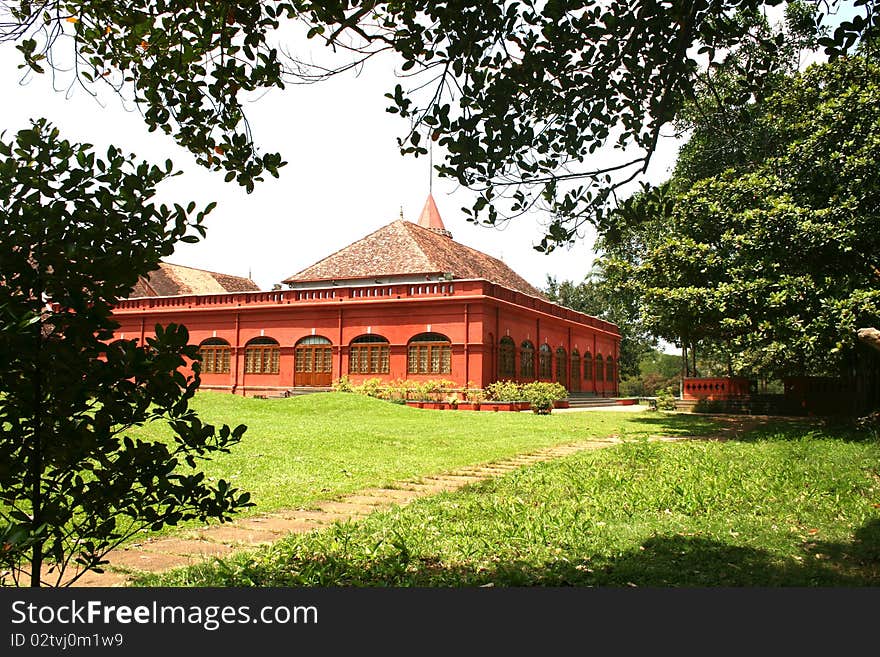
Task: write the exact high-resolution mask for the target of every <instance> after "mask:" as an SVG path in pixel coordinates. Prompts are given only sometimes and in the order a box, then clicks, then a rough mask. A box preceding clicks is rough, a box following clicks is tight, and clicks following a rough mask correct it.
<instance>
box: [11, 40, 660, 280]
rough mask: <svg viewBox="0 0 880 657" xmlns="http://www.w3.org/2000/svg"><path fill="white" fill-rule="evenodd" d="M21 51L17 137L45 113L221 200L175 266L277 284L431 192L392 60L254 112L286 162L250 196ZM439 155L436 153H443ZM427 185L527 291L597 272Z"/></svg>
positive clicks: (577, 250)
mask: <svg viewBox="0 0 880 657" xmlns="http://www.w3.org/2000/svg"><path fill="white" fill-rule="evenodd" d="M18 55H19V53H18V52H17V51H16V50H14V48H13V46H12V45H5V46H4V47H0V98H2V102H0V130H8V131H9V132H15V131H17V130H18V129H20V128H22V127H26V126H27V125H28V119H29V118H30V117H37V116H44V117H46V118H48V119H49V120H50V121H52V122H53V123H54V124H55V125H56V126H57V127H58V128H59V129H60V130H61V133H62V135H63V136H64V137H65V138H67V139H70V140H71V141H82V142H88V143H92V144H94V145H95V146H96V147H97V148H98V151H99V152H103V151H106V147H107V146H108V145H109V144H115V145H117V146H118V147H120V148H121V149H123V150H125V151H130V152H133V153H136V154H137V156H138V157H139V158H143V159H147V160H150V161H157V162H163V161H164V160H165V159H166V158H169V157H170V158H171V159H172V160H173V161H174V164H175V165H176V167H177V168H178V169H182V170H183V171H184V174H183V175H182V176H178V177H176V178H173V179H171V180H169V181H167V182H165V183H163V185H162V186H161V187H160V191H161V196H162V199H163V200H167V201H177V202H182V203H186V202H188V201H190V200H193V201H196V202H197V203H198V204H199V205H205V204H207V203H208V202H209V201H212V200H214V201H217V202H218V207H217V208H216V209H215V210H214V212H213V213H212V214H211V215H209V217H208V219H207V220H206V226H207V229H208V232H207V238H206V239H205V240H203V241H201V242H199V243H197V244H181V245H180V246H179V248H178V249H177V251H176V252H175V254H174V256H173V257H171V258H168V260H169V262H174V263H176V264H181V265H188V266H191V267H198V268H203V269H209V270H213V271H219V272H223V273H228V274H235V275H240V276H246V275H248V272H251V275H252V278H253V279H254V280H255V281H256V283H257V284H258V285H260V287H261V288H264V289H269V288H271V287H272V285H273V284H274V283H277V282H280V281H281V280H282V279H284V278H286V277H287V276H290V275H291V274H294V273H296V272H298V271H299V270H301V269H304V268H305V267H307V266H308V265H310V264H312V263H313V262H315V261H317V260H319V259H321V258H323V257H324V256H326V255H329V254H330V253H332V252H334V251H336V250H337V249H340V248H342V247H344V246H346V245H347V244H349V243H351V242H352V241H354V240H356V239H358V238H360V237H363V236H364V235H367V234H368V233H370V232H372V231H373V230H375V229H377V228H379V227H380V226H383V225H384V224H386V223H388V222H390V221H392V220H394V219H397V218H398V217H399V215H400V209H401V206H402V207H403V214H404V217H405V218H406V219H409V220H416V219H417V218H418V215H419V213H420V211H421V209H422V205H423V204H424V201H425V198H426V197H427V194H428V179H429V167H428V162H427V158H423V157H420V158H418V159H415V158H412V157H411V156H407V157H406V158H404V157H402V156H401V155H400V154H399V151H398V149H397V144H396V141H395V139H396V137H399V136H403V135H404V134H405V131H406V128H407V124H406V122H405V121H404V120H402V119H400V118H399V117H397V116H395V115H393V114H389V113H387V112H386V111H385V108H386V106H387V105H388V102H389V101H388V99H386V98H385V97H384V93H386V92H388V91H391V90H392V89H393V87H394V84H395V83H396V82H397V80H396V79H395V78H394V74H393V64H392V61H391V60H390V59H384V60H378V61H373V62H370V63H368V66H367V67H366V69H365V71H364V72H363V73H362V74H361V75H360V76H359V77H358V76H355V75H354V73H351V74H346V75H344V76H340V77H338V78H336V79H333V80H330V81H327V82H322V83H319V84H315V85H307V86H302V85H291V86H289V87H288V88H287V89H284V90H280V89H276V90H273V91H271V92H269V93H268V94H266V95H264V96H263V97H262V98H259V99H258V100H256V101H255V102H253V103H252V104H250V105H249V106H247V108H246V112H247V115H248V118H249V120H250V123H251V126H252V129H253V132H254V136H255V141H256V143H257V146H258V148H260V149H261V150H265V151H279V152H281V154H282V156H283V158H284V159H285V160H286V161H287V162H288V164H287V166H285V167H284V168H283V169H282V170H281V178H280V179H279V180H275V179H273V178H271V177H268V178H267V180H266V181H265V182H263V183H261V184H258V185H257V188H256V189H255V191H254V192H253V193H252V194H246V193H245V191H244V190H243V189H242V188H241V187H239V186H238V185H237V184H236V183H234V182H233V183H224V182H223V179H222V174H216V173H211V172H208V171H206V170H204V169H202V168H200V167H198V166H196V165H195V164H194V163H193V161H192V158H191V156H190V155H189V153H188V152H187V151H185V150H183V149H181V148H180V147H178V146H177V145H176V144H175V143H174V141H173V140H172V138H171V137H168V136H165V135H164V134H161V133H159V132H156V133H149V132H148V131H147V129H146V127H145V124H144V123H143V121H142V120H141V118H140V115H139V113H138V112H137V111H136V110H134V111H132V108H131V107H128V108H126V107H125V106H124V105H123V103H122V101H121V100H120V99H119V98H118V97H116V96H114V95H112V94H111V93H108V92H104V93H103V96H102V97H101V99H100V100H101V103H100V104H99V103H98V102H97V101H95V100H94V99H93V98H92V97H91V96H89V95H88V94H86V93H85V92H84V91H83V90H82V89H80V88H78V87H77V88H74V89H73V91H72V92H71V93H70V94H67V93H65V92H66V86H67V82H68V80H67V79H64V80H63V81H59V82H58V83H57V86H58V87H59V88H60V90H59V91H56V90H54V89H53V85H52V79H51V77H50V75H48V74H45V75H32V76H30V78H29V79H28V81H27V84H25V85H22V84H20V79H21V71H20V70H18V69H17V65H18V64H19V63H20V60H19V58H18ZM102 105H103V106H102ZM6 138H7V139H8V138H9V136H8V135H7V137H6ZM676 152H677V146H676V144H675V143H674V142H673V141H672V140H666V143H664V144H663V145H662V148H661V151H660V152H659V153H658V154H657V156H656V157H655V161H654V164H653V167H652V170H651V172H650V174H651V179H652V180H654V181H660V180H662V179H664V178H665V177H666V176H667V175H668V170H669V168H670V167H671V165H672V164H673V162H674V159H675V155H676ZM434 155H435V158H437V159H438V160H439V153H438V152H437V151H436V150H435V154H434ZM618 157H619V153H618ZM592 165H595V166H597V167H598V166H601V165H602V162H601V160H597V161H596V162H589V163H588V166H592ZM433 193H434V198H435V200H436V201H437V206H438V208H439V210H440V214H441V216H442V217H443V220H444V222H445V224H446V227H447V228H448V229H449V230H450V231H452V233H453V236H454V238H455V239H456V240H457V241H459V242H461V243H463V244H466V245H468V246H471V247H473V248H476V249H479V250H481V251H483V252H485V253H488V254H490V255H493V256H495V257H499V258H501V259H503V260H504V261H505V262H506V263H507V264H508V265H510V266H511V267H512V268H513V269H514V270H516V271H517V272H518V273H519V274H520V275H522V276H523V277H524V278H525V279H526V280H528V281H529V282H530V283H532V284H533V285H535V286H537V287H543V286H544V284H545V277H546V274H548V273H550V274H552V275H554V276H556V277H557V278H558V279H559V280H566V279H571V280H575V281H580V280H582V279H583V277H584V276H585V275H586V274H587V272H588V271H589V268H590V265H591V263H592V260H593V252H592V244H593V235H592V234H588V235H586V236H584V238H583V239H581V240H580V241H579V242H578V243H577V244H576V245H575V246H574V247H572V248H571V249H557V251H555V252H554V253H552V254H550V255H544V254H541V253H538V252H537V251H535V250H534V249H533V248H532V246H533V245H534V244H536V243H537V242H539V241H540V238H541V237H542V236H543V231H542V228H541V226H540V222H541V221H543V220H544V219H545V218H544V217H542V216H541V215H533V216H526V217H521V218H519V219H517V220H515V221H514V222H511V223H510V224H508V225H507V226H506V228H504V229H497V228H490V227H483V226H475V225H474V224H470V223H467V222H466V221H465V218H464V214H463V213H462V212H461V211H460V208H461V207H462V206H468V207H469V206H470V204H471V195H470V193H469V192H467V191H466V190H461V189H457V188H456V186H455V185H454V184H453V183H452V182H450V181H446V180H441V179H436V178H435V180H434V185H433Z"/></svg>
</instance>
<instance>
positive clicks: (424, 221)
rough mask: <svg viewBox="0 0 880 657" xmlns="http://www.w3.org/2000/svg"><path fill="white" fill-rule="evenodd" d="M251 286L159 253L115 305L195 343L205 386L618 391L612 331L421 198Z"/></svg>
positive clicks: (616, 342)
mask: <svg viewBox="0 0 880 657" xmlns="http://www.w3.org/2000/svg"><path fill="white" fill-rule="evenodd" d="M284 283H285V284H286V285H287V286H288V288H289V289H286V290H284V289H279V290H273V291H271V292H265V291H259V290H258V288H257V286H256V285H255V284H254V283H253V282H252V281H251V280H249V279H246V278H240V277H235V276H226V275H223V274H216V273H213V272H206V271H202V270H198V269H191V268H188V267H180V266H177V265H170V264H164V263H163V264H162V265H161V267H160V269H158V270H156V271H154V272H152V273H151V275H150V277H149V278H148V279H147V280H142V281H141V282H140V283H139V284H138V286H137V287H136V288H135V290H134V292H133V296H132V298H130V299H126V300H124V301H121V302H120V303H119V304H118V306H117V307H116V309H115V311H114V316H115V318H116V320H117V321H118V322H119V324H120V328H119V329H118V331H117V334H118V335H119V336H120V337H122V338H126V337H127V338H135V337H136V338H139V339H140V340H141V342H143V340H144V338H145V337H146V336H147V334H152V331H153V328H152V327H154V326H155V325H156V324H162V325H165V324H169V323H172V322H173V323H178V324H184V325H186V327H187V328H188V329H189V332H190V339H191V341H193V342H195V343H198V344H199V345H200V351H201V355H202V388H203V389H208V390H221V391H227V392H232V393H235V394H240V395H255V394H260V395H265V394H267V393H268V394H277V393H279V392H283V391H286V390H290V389H291V388H295V387H305V386H309V387H324V386H330V385H331V384H332V382H333V381H334V380H336V379H338V378H340V377H342V376H343V375H348V376H349V378H350V379H351V382H352V383H354V384H358V383H360V382H362V381H363V380H365V379H368V378H376V377H378V378H381V379H386V380H397V379H415V380H427V379H445V380H449V381H454V382H455V383H456V384H457V385H459V386H460V387H465V386H469V387H484V386H486V385H487V384H489V383H491V382H493V381H497V380H508V379H510V380H516V381H534V380H541V381H558V382H560V383H562V384H563V385H564V386H565V387H566V388H567V389H568V390H569V391H571V392H579V393H586V394H595V395H598V396H615V395H616V394H617V379H618V374H617V369H618V368H617V359H618V356H619V353H620V334H619V332H618V330H617V327H616V326H615V325H614V324H611V323H609V322H606V321H603V320H600V319H597V318H595V317H591V316H589V315H585V314H583V313H579V312H576V311H574V310H570V309H567V308H563V307H561V306H558V305H556V304H554V303H551V302H550V301H548V300H547V298H546V297H545V296H544V295H543V294H542V293H541V292H540V291H539V290H537V289H535V288H534V287H532V286H531V285H529V283H528V282H526V281H525V280H524V279H523V278H522V277H520V276H519V275H518V274H517V273H516V272H514V271H513V270H511V269H510V268H509V267H508V266H507V265H506V264H504V263H503V262H502V261H500V260H498V259H496V258H493V257H491V256H488V255H486V254H485V253H481V252H480V251H477V250H476V249H472V248H470V247H467V246H464V245H463V244H459V243H458V242H456V241H454V240H453V239H452V235H451V234H450V232H449V231H448V230H446V228H445V226H444V225H443V221H442V219H441V218H440V214H439V212H438V211H437V206H436V204H435V203H434V199H433V198H432V197H431V196H428V200H427V202H426V203H425V208H424V210H423V211H422V214H421V216H420V217H419V220H418V223H413V222H410V221H404V220H403V219H402V218H401V219H399V220H397V221H393V222H391V223H390V224H388V225H386V226H383V227H382V228H380V229H378V230H376V231H375V232H373V233H371V234H369V235H367V236H366V237H364V238H362V239H360V240H358V241H356V242H354V243H352V244H350V245H349V246H347V247H345V248H343V249H341V250H340V251H337V252H336V253H334V254H332V255H330V256H327V257H326V258H324V259H323V260H320V261H319V262H317V263H315V264H314V265H312V266H311V267H308V268H307V269H304V270H303V271H301V272H299V273H298V274H294V275H293V276H291V277H290V278H288V279H287V280H285V281H284Z"/></svg>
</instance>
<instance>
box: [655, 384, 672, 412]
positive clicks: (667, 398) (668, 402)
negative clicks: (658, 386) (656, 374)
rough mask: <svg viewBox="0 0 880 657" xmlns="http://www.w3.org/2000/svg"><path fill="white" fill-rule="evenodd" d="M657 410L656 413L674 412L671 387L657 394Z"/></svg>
mask: <svg viewBox="0 0 880 657" xmlns="http://www.w3.org/2000/svg"><path fill="white" fill-rule="evenodd" d="M656 404H657V407H656V408H657V410H658V411H674V410H675V393H673V392H672V387H671V386H669V387H666V388H663V390H661V391H660V392H658V393H657V402H656Z"/></svg>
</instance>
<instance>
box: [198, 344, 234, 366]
mask: <svg viewBox="0 0 880 657" xmlns="http://www.w3.org/2000/svg"><path fill="white" fill-rule="evenodd" d="M229 353H230V348H229V343H228V342H226V340H223V339H221V338H208V339H207V340H205V341H204V342H202V344H200V345H199V358H200V359H201V361H202V374H229Z"/></svg>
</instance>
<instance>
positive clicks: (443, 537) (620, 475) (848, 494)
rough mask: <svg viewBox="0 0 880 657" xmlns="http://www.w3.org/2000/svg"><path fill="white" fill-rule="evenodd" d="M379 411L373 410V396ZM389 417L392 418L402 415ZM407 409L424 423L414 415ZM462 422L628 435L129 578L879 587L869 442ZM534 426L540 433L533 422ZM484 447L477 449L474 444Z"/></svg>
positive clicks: (557, 434)
mask: <svg viewBox="0 0 880 657" xmlns="http://www.w3.org/2000/svg"><path fill="white" fill-rule="evenodd" d="M329 401H330V400H327V403H329ZM313 403H316V404H318V403H324V402H322V401H319V400H315V401H314V402H313ZM359 403H360V402H359ZM365 408H367V407H366V406H365ZM376 411H377V412H378V413H380V414H381V413H383V412H386V409H385V408H384V407H379V406H377V407H376ZM388 412H389V413H390V414H392V415H393V412H392V411H391V410H390V409H388ZM437 415H442V416H443V417H442V418H440V417H438V418H437V420H436V421H437V422H438V423H442V424H439V425H438V427H437V433H438V435H439V436H446V438H445V440H449V431H451V429H450V428H449V427H448V426H447V425H446V424H445V423H446V422H450V423H456V422H459V421H461V419H460V418H457V417H456V418H453V417H451V416H448V414H437ZM394 417H397V418H398V420H397V421H400V422H402V420H400V419H399V418H400V417H402V416H396V415H394ZM415 417H418V418H419V423H420V424H422V425H423V426H424V423H425V420H424V419H423V417H424V416H423V415H418V416H415ZM569 418H571V419H569ZM466 419H467V420H468V422H467V425H469V426H470V425H472V427H473V428H472V433H473V435H474V437H475V440H476V441H477V442H480V443H485V442H487V441H488V443H491V442H492V441H491V440H490V439H489V438H488V437H481V436H482V434H483V432H484V431H486V432H487V433H496V434H498V435H499V437H500V438H501V439H503V440H502V442H506V441H507V438H508V436H507V435H506V434H507V433H508V432H509V433H510V434H511V438H512V439H513V440H515V441H526V442H520V443H519V444H520V446H522V445H524V444H527V439H526V438H525V436H526V435H527V434H529V433H540V434H542V435H543V434H549V435H548V436H547V437H546V438H545V439H546V440H552V439H558V438H577V437H583V435H582V433H583V432H589V431H593V430H594V429H593V425H594V423H595V424H596V427H595V430H597V431H599V432H600V433H601V432H603V431H604V432H614V431H616V432H618V433H624V432H625V433H627V434H628V435H630V436H631V437H633V436H634V438H633V439H632V440H630V441H628V442H627V443H625V444H623V445H619V446H615V447H610V448H606V449H602V450H599V451H595V452H584V453H579V454H577V455H574V456H571V457H568V458H565V459H560V460H557V461H553V462H548V463H543V464H540V465H536V466H532V467H529V468H524V469H522V470H518V471H516V472H514V473H511V474H509V475H506V476H504V477H501V478H498V479H494V480H490V481H487V482H484V483H481V484H477V485H472V486H469V487H467V488H465V489H463V490H461V491H459V492H456V493H447V494H442V495H438V496H435V497H432V498H424V499H421V500H418V501H416V502H413V503H412V504H410V505H409V506H407V507H404V508H397V509H393V510H390V511H386V512H381V513H375V514H373V515H371V516H370V517H368V518H366V519H364V520H362V521H360V522H359V523H347V524H339V525H336V526H334V527H333V528H331V529H328V530H325V531H323V532H314V533H311V534H304V535H292V536H291V537H290V538H288V539H286V540H284V541H281V542H279V543H276V544H275V545H273V546H271V547H269V548H265V549H262V550H259V551H256V552H250V553H242V554H239V555H235V556H233V557H230V558H229V559H226V560H217V561H215V562H213V563H206V564H204V565H200V566H197V567H192V568H189V569H183V570H178V571H172V572H170V573H167V574H165V575H162V576H146V577H144V578H143V579H140V580H139V581H138V583H139V584H140V585H163V586H389V585H390V586H451V587H457V586H484V585H496V586H526V585H542V586H544V585H575V586H628V585H635V586H660V587H669V586H815V585H819V586H831V585H835V586H859V585H872V586H876V585H878V584H880V510H878V507H880V504H878V502H880V445H878V443H877V442H876V441H873V440H862V439H860V437H859V436H858V435H854V434H849V433H846V432H840V431H838V432H832V431H824V430H821V429H818V428H816V427H812V428H811V427H809V426H808V425H805V424H798V423H796V424H788V423H765V424H763V425H762V426H760V427H758V428H757V429H756V430H755V431H752V432H751V433H749V434H748V435H746V436H745V437H744V438H743V439H741V440H736V441H723V442H721V441H694V442H687V443H675V444H669V443H648V442H646V441H645V440H643V439H642V438H639V437H638V435H639V434H644V433H645V431H646V430H648V431H650V432H653V433H658V431H657V428H658V426H662V425H664V424H668V423H673V424H674V422H676V421H684V422H689V421H692V420H697V419H696V418H689V417H683V416H666V417H659V418H658V417H656V416H654V417H652V416H649V415H647V414H641V415H633V416H630V415H624V414H619V415H616V416H615V417H613V418H610V417H600V416H598V415H593V414H592V413H583V414H571V415H567V416H566V415H561V414H560V415H558V416H555V417H551V418H549V419H550V420H551V421H553V422H554V424H549V425H538V424H534V423H533V422H534V420H535V419H537V420H538V421H540V420H541V418H531V417H529V416H525V415H524V416H519V415H517V416H510V417H509V418H508V417H496V416H495V415H494V414H493V416H492V417H491V418H486V419H485V420H484V419H482V418H480V419H479V420H477V418H476V417H474V418H473V419H472V420H471V419H470V418H466ZM544 419H546V418H544ZM699 420H700V421H701V422H702V421H705V419H699ZM483 422H488V423H489V424H487V425H482V423H483ZM492 423H499V424H497V425H495V427H496V430H495V431H489V430H488V429H487V427H491V426H492ZM520 423H523V424H520ZM538 426H541V427H543V429H542V430H540V431H536V427H538ZM588 426H589V427H591V428H588ZM600 426H601V429H599V428H598V427H600ZM615 427H616V429H615ZM639 427H641V429H642V431H641V432H640V431H638V430H637V428H639ZM671 429H673V430H674V427H671ZM685 430H687V429H685ZM520 432H522V434H520ZM514 436H518V437H514ZM550 436H553V437H554V438H552V439H551V438H550ZM372 440H376V438H375V437H374V438H373V439H372ZM409 440H413V441H415V442H416V443H417V444H421V443H419V440H420V439H418V438H415V437H413V438H409V439H403V438H402V439H401V441H402V442H401V444H400V445H397V446H396V449H397V450H398V451H405V450H403V446H404V445H407V444H409V443H408V441H409ZM440 440H441V441H442V440H444V438H440ZM445 449H451V447H450V446H449V445H448V444H447V445H444V450H441V451H445ZM491 449H493V450H494V449H501V447H500V446H499V447H493V448H491ZM489 451H490V449H489V447H488V444H486V445H484V447H483V450H482V451H478V452H477V453H479V454H480V455H483V456H485V455H487V454H488V453H489ZM475 455H476V453H475ZM463 456H464V455H463ZM435 465H439V463H438V462H435ZM400 467H403V465H402V464H401V465H400ZM407 467H408V466H407Z"/></svg>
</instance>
